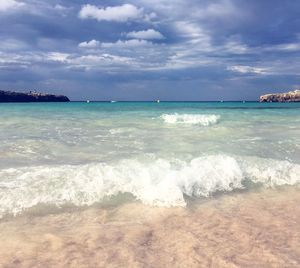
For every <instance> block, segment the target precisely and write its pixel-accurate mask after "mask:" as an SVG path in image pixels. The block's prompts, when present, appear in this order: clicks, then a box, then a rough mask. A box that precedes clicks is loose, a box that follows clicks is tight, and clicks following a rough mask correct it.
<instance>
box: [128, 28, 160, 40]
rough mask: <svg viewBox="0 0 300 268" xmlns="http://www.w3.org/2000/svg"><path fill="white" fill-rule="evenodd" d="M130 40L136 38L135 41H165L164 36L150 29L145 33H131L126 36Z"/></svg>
mask: <svg viewBox="0 0 300 268" xmlns="http://www.w3.org/2000/svg"><path fill="white" fill-rule="evenodd" d="M126 36H127V37H128V38H134V39H150V40H151V39H164V36H163V35H162V34H161V33H160V32H158V31H155V30H154V29H148V30H145V31H137V32H135V31H133V32H129V33H128V34H127V35H126Z"/></svg>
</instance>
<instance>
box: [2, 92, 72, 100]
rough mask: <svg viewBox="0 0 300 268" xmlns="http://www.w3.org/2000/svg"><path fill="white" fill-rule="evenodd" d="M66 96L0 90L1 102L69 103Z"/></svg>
mask: <svg viewBox="0 0 300 268" xmlns="http://www.w3.org/2000/svg"><path fill="white" fill-rule="evenodd" d="M68 101H70V100H69V98H68V97H66V96H63V95H61V96H57V95H53V94H44V93H37V92H31V91H30V92H29V93H21V92H13V91H3V90H0V102H68Z"/></svg>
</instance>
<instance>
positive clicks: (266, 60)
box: [0, 0, 300, 100]
mask: <svg viewBox="0 0 300 268" xmlns="http://www.w3.org/2000/svg"><path fill="white" fill-rule="evenodd" d="M296 88H300V1H292V0H291V1H288V0H251V1H249V0H128V1H121V0H120V1H114V0H104V1H100V0H98V1H96V0H84V1H83V0H77V1H74V0H48V1H44V0H43V1H42V0H0V89H3V90H17V91H20V90H30V89H36V90H40V91H46V92H51V93H57V94H58V93H59V94H66V95H68V96H69V97H70V98H71V99H72V100H81V99H92V100H111V99H114V100H153V99H161V100H220V99H223V100H244V99H246V100H256V99H257V98H258V96H259V95H260V94H263V93H266V92H270V91H273V92H280V91H284V90H290V89H296Z"/></svg>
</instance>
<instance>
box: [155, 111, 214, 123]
mask: <svg viewBox="0 0 300 268" xmlns="http://www.w3.org/2000/svg"><path fill="white" fill-rule="evenodd" d="M161 118H162V119H163V120H164V121H165V122H166V123H168V124H192V125H201V126H209V125H212V124H216V123H217V122H218V121H219V119H220V116H219V115H215V114H177V113H174V114H163V115H162V116H161Z"/></svg>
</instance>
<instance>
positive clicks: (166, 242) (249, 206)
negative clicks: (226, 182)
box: [0, 187, 300, 267]
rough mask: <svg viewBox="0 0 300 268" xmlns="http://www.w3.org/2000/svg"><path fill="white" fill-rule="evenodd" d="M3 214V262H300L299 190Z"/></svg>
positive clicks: (293, 264)
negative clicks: (167, 204) (177, 204)
mask: <svg viewBox="0 0 300 268" xmlns="http://www.w3.org/2000/svg"><path fill="white" fill-rule="evenodd" d="M196 202H197V203H195V202H192V203H190V204H189V205H188V207H187V208H155V207H150V206H145V205H143V204H140V203H127V204H123V205H120V206H118V207H114V208H109V207H106V208H103V207H102V208H100V207H93V208H87V209H82V210H77V211H74V210H72V211H66V212H63V213H53V214H48V215H44V216H37V215H34V213H31V215H29V216H28V215H27V216H19V217H16V218H10V219H8V218H7V219H3V220H2V221H1V223H0V230H1V231H0V241H1V242H0V265H1V267H299V265H300V230H299V226H300V207H299V202H300V195H299V189H297V188H296V187H286V188H280V189H277V190H274V189H273V190H261V191H259V192H248V193H242V194H241V193H234V194H231V195H220V196H218V197H215V198H211V199H208V200H202V201H196Z"/></svg>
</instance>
